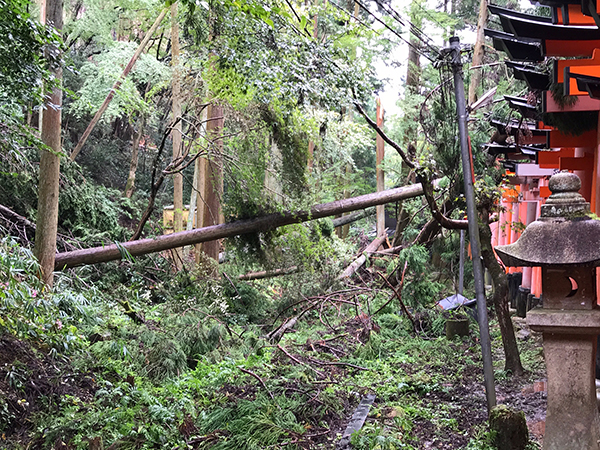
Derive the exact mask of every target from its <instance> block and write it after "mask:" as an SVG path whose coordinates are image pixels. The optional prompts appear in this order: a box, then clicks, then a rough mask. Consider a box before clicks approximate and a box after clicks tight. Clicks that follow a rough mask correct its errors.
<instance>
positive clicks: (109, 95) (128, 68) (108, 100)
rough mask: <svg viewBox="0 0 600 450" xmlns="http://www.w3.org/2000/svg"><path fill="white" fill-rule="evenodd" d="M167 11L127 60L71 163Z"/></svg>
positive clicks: (79, 143)
mask: <svg viewBox="0 0 600 450" xmlns="http://www.w3.org/2000/svg"><path fill="white" fill-rule="evenodd" d="M168 11H169V8H164V9H163V10H162V11H161V12H160V14H159V15H158V17H157V18H156V20H155V21H154V23H153V24H152V26H151V27H150V29H149V30H148V32H147V33H146V36H145V37H144V39H143V40H142V42H141V43H140V45H139V46H138V48H137V50H136V51H135V53H134V54H133V56H132V57H131V59H130V60H129V63H128V64H127V65H126V66H125V68H124V69H123V73H122V74H121V76H120V77H119V79H118V80H117V81H115V84H114V85H113V87H112V88H111V90H110V91H109V93H108V95H107V96H106V98H105V99H104V102H103V103H102V106H100V109H99V110H98V111H97V112H96V114H95V115H94V118H93V119H92V121H91V122H90V123H89V125H88V126H87V128H86V129H85V131H84V132H83V135H82V136H81V138H80V139H79V142H78V143H77V145H76V146H75V148H74V149H73V151H72V152H71V156H70V159H71V161H75V158H77V155H78V154H79V152H80V151H81V148H82V147H83V145H84V144H85V141H87V138H88V137H89V136H90V134H91V133H92V130H93V129H94V127H95V126H96V124H97V123H98V121H99V120H100V118H101V117H102V114H104V112H105V111H106V109H107V108H108V105H110V102H111V101H112V99H113V97H114V96H115V93H116V92H117V91H118V90H119V88H120V87H121V84H122V83H123V81H125V78H126V77H127V75H128V74H129V72H131V69H133V66H134V65H135V62H136V61H137V59H138V58H139V56H140V55H141V54H142V52H143V51H144V48H145V47H146V44H148V41H149V40H150V38H151V37H152V35H153V34H154V32H155V31H156V29H157V28H158V26H159V25H160V23H161V22H162V20H163V19H164V17H165V15H166V14H167V12H168Z"/></svg>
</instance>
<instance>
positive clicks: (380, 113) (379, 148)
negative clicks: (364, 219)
mask: <svg viewBox="0 0 600 450" xmlns="http://www.w3.org/2000/svg"><path fill="white" fill-rule="evenodd" d="M384 114H385V112H384V110H383V106H381V99H379V97H378V98H377V126H378V127H379V128H381V129H383V121H384ZM375 145H376V149H375V152H376V165H375V174H376V178H377V192H382V191H385V173H384V172H383V167H382V165H383V160H384V159H385V142H384V141H383V139H382V138H381V136H379V135H377V138H376V144H375ZM376 209H377V236H381V235H383V233H384V231H385V205H380V206H377V208H376Z"/></svg>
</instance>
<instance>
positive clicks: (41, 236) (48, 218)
mask: <svg viewBox="0 0 600 450" xmlns="http://www.w3.org/2000/svg"><path fill="white" fill-rule="evenodd" d="M46 24H47V25H48V26H50V27H53V28H54V29H55V30H56V32H57V33H61V31H62V26H63V2H62V0H47V3H46ZM47 51H48V52H51V51H54V52H57V51H59V49H58V48H56V47H54V48H49V49H48V50H47ZM52 72H53V75H54V77H55V79H56V80H57V82H58V83H60V80H62V67H61V66H60V65H56V66H55V67H53V69H52ZM61 107H62V89H61V86H60V84H59V85H56V86H54V87H53V88H52V90H51V91H50V92H48V93H47V97H46V101H45V103H44V109H45V111H44V116H43V121H42V141H43V142H44V144H46V145H47V146H48V148H47V149H43V150H41V155H40V178H39V184H38V212H37V220H36V232H35V248H34V254H35V256H36V258H37V259H38V261H39V263H40V270H41V278H42V280H43V281H44V283H45V284H46V285H47V286H49V287H52V284H53V282H54V274H53V271H54V258H55V253H56V232H57V228H58V190H59V177H60V154H61V152H62V142H61Z"/></svg>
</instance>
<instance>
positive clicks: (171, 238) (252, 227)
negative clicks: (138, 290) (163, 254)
mask: <svg viewBox="0 0 600 450" xmlns="http://www.w3.org/2000/svg"><path fill="white" fill-rule="evenodd" d="M434 183H435V182H434ZM422 194H423V188H422V186H421V185H420V184H413V185H410V186H404V187H401V188H396V189H389V190H387V191H383V192H377V193H374V194H367V195H361V196H359V197H353V198H349V199H344V200H338V201H335V202H331V203H323V204H320V205H316V206H313V207H312V208H311V209H310V211H296V212H287V213H275V214H270V215H268V216H262V217H256V218H254V219H248V220H239V221H237V222H231V223H226V224H223V225H214V226H211V227H206V228H200V229H195V230H191V231H182V232H179V233H172V234H167V235H163V236H157V237H154V238H149V239H140V240H136V241H128V242H124V243H122V244H118V245H116V244H112V245H105V246H101V247H95V248H90V249H83V250H75V251H72V252H64V253H59V254H58V255H56V262H55V268H56V270H62V269H66V268H69V267H75V266H79V265H83V264H96V263H100V262H107V261H115V260H118V259H121V258H122V257H123V256H127V254H129V255H131V256H139V255H145V254H148V253H154V252H160V251H163V250H168V249H171V248H177V247H183V246H185V245H191V244H197V243H200V242H208V241H213V240H216V239H222V238H225V237H231V236H237V235H240V234H247V233H255V232H264V231H268V230H272V229H274V228H278V227H282V226H284V225H290V224H292V223H300V222H306V221H308V220H315V219H322V218H323V217H329V216H334V215H336V214H341V213H345V212H350V211H357V210H359V209H365V208H369V207H371V206H376V205H383V204H385V203H392V202H396V201H399V200H404V199H407V198H412V197H417V196H419V195H422ZM438 226H439V225H438Z"/></svg>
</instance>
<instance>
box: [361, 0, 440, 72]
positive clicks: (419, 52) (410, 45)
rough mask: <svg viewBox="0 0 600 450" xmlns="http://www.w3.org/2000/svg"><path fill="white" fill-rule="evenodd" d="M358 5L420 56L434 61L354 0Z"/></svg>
mask: <svg viewBox="0 0 600 450" xmlns="http://www.w3.org/2000/svg"><path fill="white" fill-rule="evenodd" d="M354 1H355V2H356V3H357V4H358V6H360V7H361V8H362V9H363V10H365V11H366V12H367V14H369V15H370V16H371V17H373V18H374V19H375V20H376V21H377V22H379V23H381V24H382V25H383V26H384V27H385V28H387V29H388V30H389V31H391V32H392V33H394V34H395V35H396V36H398V37H399V38H400V40H401V41H403V42H405V43H406V44H408V46H409V47H411V48H412V49H414V50H415V51H416V52H417V53H418V54H420V55H421V56H424V57H425V58H427V59H428V60H429V61H431V62H434V61H435V60H434V59H433V58H432V57H431V56H429V55H428V54H427V53H425V52H423V51H422V50H421V49H420V48H419V47H418V46H416V45H415V44H413V43H412V42H410V41H408V40H406V39H405V38H404V37H403V36H402V35H401V34H400V33H398V31H396V30H394V29H393V28H392V27H390V26H389V25H388V24H387V23H385V22H384V21H383V20H381V19H380V18H379V17H377V16H376V15H375V14H373V13H372V12H371V11H370V10H369V8H367V7H366V6H365V5H363V4H362V3H361V2H360V1H359V0H354Z"/></svg>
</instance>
